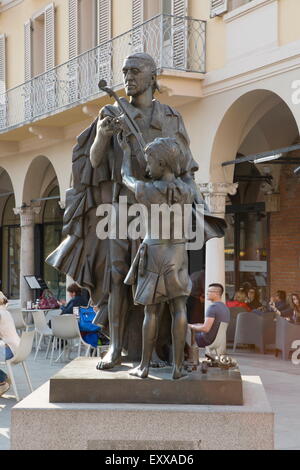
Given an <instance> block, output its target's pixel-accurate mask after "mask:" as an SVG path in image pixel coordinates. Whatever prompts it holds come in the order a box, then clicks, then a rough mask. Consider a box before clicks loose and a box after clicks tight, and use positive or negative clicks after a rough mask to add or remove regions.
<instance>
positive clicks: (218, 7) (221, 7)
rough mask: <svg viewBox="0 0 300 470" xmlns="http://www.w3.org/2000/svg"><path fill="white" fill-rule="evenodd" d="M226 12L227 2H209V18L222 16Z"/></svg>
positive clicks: (218, 0)
mask: <svg viewBox="0 0 300 470" xmlns="http://www.w3.org/2000/svg"><path fill="white" fill-rule="evenodd" d="M227 11H228V0H211V7H210V17H211V18H214V17H215V16H218V15H223V14H224V13H226V12H227Z"/></svg>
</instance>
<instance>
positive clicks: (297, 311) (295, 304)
mask: <svg viewBox="0 0 300 470" xmlns="http://www.w3.org/2000/svg"><path fill="white" fill-rule="evenodd" d="M290 307H291V313H290V316H289V319H290V321H291V322H292V323H296V324H300V296H299V295H298V294H295V293H293V294H291V295H290Z"/></svg>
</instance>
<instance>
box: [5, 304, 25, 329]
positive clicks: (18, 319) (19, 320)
mask: <svg viewBox="0 0 300 470" xmlns="http://www.w3.org/2000/svg"><path fill="white" fill-rule="evenodd" d="M9 313H10V314H11V316H12V318H13V320H14V323H15V327H16V330H17V331H20V332H22V331H28V329H29V325H27V324H26V323H25V320H24V317H23V313H22V310H21V309H18V308H13V309H10V310H9Z"/></svg>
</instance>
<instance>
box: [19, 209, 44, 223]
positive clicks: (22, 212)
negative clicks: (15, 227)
mask: <svg viewBox="0 0 300 470" xmlns="http://www.w3.org/2000/svg"><path fill="white" fill-rule="evenodd" d="M40 210H41V208H40V207H39V206H26V207H15V208H14V213H15V214H16V215H19V216H20V226H21V227H26V226H29V225H34V217H35V215H36V214H39V213H40Z"/></svg>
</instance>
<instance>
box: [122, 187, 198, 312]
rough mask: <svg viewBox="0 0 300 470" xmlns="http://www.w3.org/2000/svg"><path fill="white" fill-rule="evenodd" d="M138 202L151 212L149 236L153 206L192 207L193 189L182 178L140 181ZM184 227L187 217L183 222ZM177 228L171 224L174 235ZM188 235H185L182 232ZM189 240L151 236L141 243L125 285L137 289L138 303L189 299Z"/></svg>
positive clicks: (137, 193)
mask: <svg viewBox="0 0 300 470" xmlns="http://www.w3.org/2000/svg"><path fill="white" fill-rule="evenodd" d="M135 196H136V200H137V201H138V203H140V204H144V205H145V206H146V208H147V210H148V221H147V222H148V227H149V229H148V233H150V226H149V224H150V223H151V212H150V211H151V204H167V205H168V206H169V207H170V206H171V205H173V204H177V205H179V206H181V209H182V214H184V204H192V202H193V194H192V191H191V188H190V187H189V186H188V185H187V184H185V183H184V182H183V181H182V180H181V179H180V178H177V179H176V180H175V181H173V182H171V183H169V182H166V181H152V182H143V181H139V182H138V183H137V185H136V192H135ZM180 223H182V224H183V216H182V218H181V220H180ZM172 230H173V227H172V225H171V234H172ZM182 234H183V235H184V232H183V231H182ZM185 245H186V240H185V239H184V238H180V239H175V238H171V239H162V237H161V235H160V236H159V239H151V238H150V236H148V237H147V238H146V239H145V240H144V241H143V243H142V244H141V246H140V248H139V251H138V253H137V255H136V257H135V258H134V260H133V263H132V265H131V268H130V270H129V272H128V274H127V277H126V279H125V281H124V282H125V284H130V285H133V286H134V289H133V291H134V302H135V303H136V304H141V305H153V304H159V303H162V302H167V301H168V300H170V299H174V298H175V297H181V296H189V295H190V292H191V288H192V283H191V280H190V278H189V274H188V255H187V251H186V247H185Z"/></svg>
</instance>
